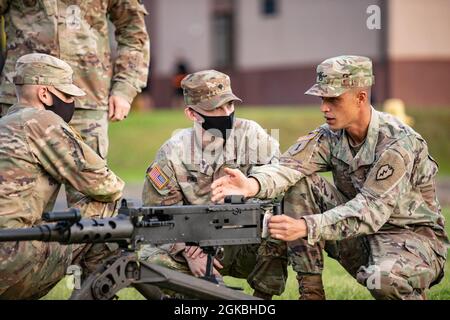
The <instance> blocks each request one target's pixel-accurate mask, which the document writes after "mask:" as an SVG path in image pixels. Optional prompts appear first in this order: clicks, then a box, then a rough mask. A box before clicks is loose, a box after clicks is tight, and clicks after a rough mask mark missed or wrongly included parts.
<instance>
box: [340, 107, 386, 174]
mask: <svg viewBox="0 0 450 320" xmlns="http://www.w3.org/2000/svg"><path fill="white" fill-rule="evenodd" d="M371 111H372V112H371V113H372V114H371V118H370V123H369V129H368V130H367V136H366V140H365V142H364V144H363V145H362V146H361V149H359V152H358V153H357V154H356V155H355V157H353V155H352V152H351V150H350V145H349V143H348V139H347V133H346V132H345V130H342V134H341V137H340V139H339V142H338V143H337V144H336V146H335V148H334V151H336V153H335V157H336V158H338V159H339V160H341V161H343V162H345V163H347V164H348V165H349V166H350V172H353V171H355V170H357V169H358V168H359V167H361V166H365V165H370V164H372V163H373V162H374V160H375V149H376V146H377V142H378V132H379V131H380V116H379V112H378V111H376V110H375V109H374V108H373V107H372V106H371Z"/></svg>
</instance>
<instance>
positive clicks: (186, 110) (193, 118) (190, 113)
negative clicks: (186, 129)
mask: <svg viewBox="0 0 450 320" xmlns="http://www.w3.org/2000/svg"><path fill="white" fill-rule="evenodd" d="M184 114H185V115H186V117H187V118H188V119H189V120H191V121H196V120H197V117H196V114H195V111H194V110H192V109H191V108H189V107H186V108H184Z"/></svg>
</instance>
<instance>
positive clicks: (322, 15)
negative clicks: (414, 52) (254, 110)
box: [236, 0, 380, 70]
mask: <svg viewBox="0 0 450 320" xmlns="http://www.w3.org/2000/svg"><path fill="white" fill-rule="evenodd" d="M261 2H262V1H260V0H241V1H237V8H236V9H237V10H236V14H237V17H238V18H237V23H238V30H239V32H238V33H237V34H236V35H237V37H238V40H237V41H238V44H237V60H238V61H237V66H236V67H237V69H243V70H250V69H266V68H278V67H291V66H307V65H312V64H315V63H317V62H320V61H322V60H324V59H326V58H328V57H331V56H335V55H341V54H348V53H353V54H359V55H365V56H370V57H371V58H373V59H377V58H378V56H379V41H380V32H379V31H377V30H369V29H368V28H367V27H366V20H367V17H368V14H367V13H366V9H367V7H368V6H369V5H371V4H377V3H378V1H376V0H359V1H355V0H340V1H335V0H302V1H299V0H279V2H278V3H279V10H280V11H279V14H278V15H275V16H273V17H272V16H265V15H263V14H262V12H261Z"/></svg>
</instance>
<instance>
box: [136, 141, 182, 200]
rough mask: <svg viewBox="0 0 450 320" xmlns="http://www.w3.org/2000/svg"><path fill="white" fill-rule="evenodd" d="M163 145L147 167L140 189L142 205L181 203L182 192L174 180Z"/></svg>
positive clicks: (173, 172) (173, 173)
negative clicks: (142, 185) (141, 188)
mask: <svg viewBox="0 0 450 320" xmlns="http://www.w3.org/2000/svg"><path fill="white" fill-rule="evenodd" d="M164 150H165V148H164V147H163V148H162V149H160V150H159V151H158V153H157V155H156V158H155V161H153V163H152V164H151V165H150V166H149V167H148V168H147V171H146V174H145V180H144V188H143V190H142V204H143V205H144V206H171V205H182V204H183V194H182V192H181V188H180V186H179V184H178V182H177V180H176V177H175V171H174V170H173V166H172V164H171V162H170V161H169V160H168V154H167V153H166V152H165V151H164Z"/></svg>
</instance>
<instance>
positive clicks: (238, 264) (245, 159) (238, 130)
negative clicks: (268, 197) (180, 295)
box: [141, 70, 287, 299]
mask: <svg viewBox="0 0 450 320" xmlns="http://www.w3.org/2000/svg"><path fill="white" fill-rule="evenodd" d="M181 86H182V88H183V91H184V100H185V109H184V112H185V114H186V116H187V117H188V118H189V119H190V120H192V121H193V123H194V126H193V128H187V129H182V130H180V131H178V132H177V133H176V134H174V135H173V136H172V138H170V139H169V140H168V141H167V142H165V143H164V144H163V146H162V147H161V148H160V149H159V151H158V152H157V155H156V159H155V160H154V161H153V162H152V163H151V164H150V166H149V167H148V169H147V174H146V177H145V183H144V189H143V192H142V199H143V203H144V205H148V206H150V205H152V206H154V205H183V204H186V205H188V204H197V205H200V204H208V203H211V193H210V191H211V183H212V182H213V181H214V179H217V178H219V177H221V176H223V175H224V169H225V168H236V169H237V170H239V171H241V172H243V173H245V174H247V173H248V172H250V170H251V169H252V168H254V167H256V166H259V165H262V164H267V163H274V162H277V161H278V159H279V145H278V141H276V140H275V139H273V138H272V137H271V136H269V135H268V134H267V133H266V132H265V131H264V130H263V129H262V128H261V127H260V126H259V125H258V124H257V123H256V122H254V121H250V120H245V119H240V118H235V117H234V103H235V102H236V101H241V99H240V98H238V97H237V96H236V95H235V94H234V93H233V92H232V90H231V84H230V78H229V77H228V76H227V75H226V74H223V73H221V72H218V71H215V70H205V71H200V72H196V73H193V74H189V75H187V76H186V77H185V78H184V79H183V80H182V82H181ZM284 246H285V244H284V243H283V242H281V243H279V242H277V241H273V240H272V239H266V240H264V242H263V245H261V246H258V245H244V246H227V247H225V248H224V250H223V252H222V254H220V255H219V256H218V257H217V259H216V260H215V262H214V266H215V269H214V273H215V275H216V276H219V275H220V274H221V275H229V276H233V277H238V278H247V280H248V282H249V284H250V285H251V287H252V288H254V289H255V293H254V294H255V295H256V296H259V297H262V298H266V299H269V298H271V297H272V295H274V294H276V295H280V294H281V293H282V292H283V290H284V285H285V281H286V277H287V256H286V253H285V252H286V249H285V247H284ZM141 257H142V258H144V259H148V260H149V261H152V262H155V263H159V264H162V265H165V266H168V267H170V268H174V269H177V270H180V271H183V272H191V273H192V274H194V275H195V276H203V275H204V274H205V269H206V256H205V254H204V253H202V250H201V249H200V248H198V247H186V246H185V245H184V244H181V243H178V244H174V245H169V246H160V247H158V248H155V247H150V246H146V247H144V248H143V250H142V252H141Z"/></svg>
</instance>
